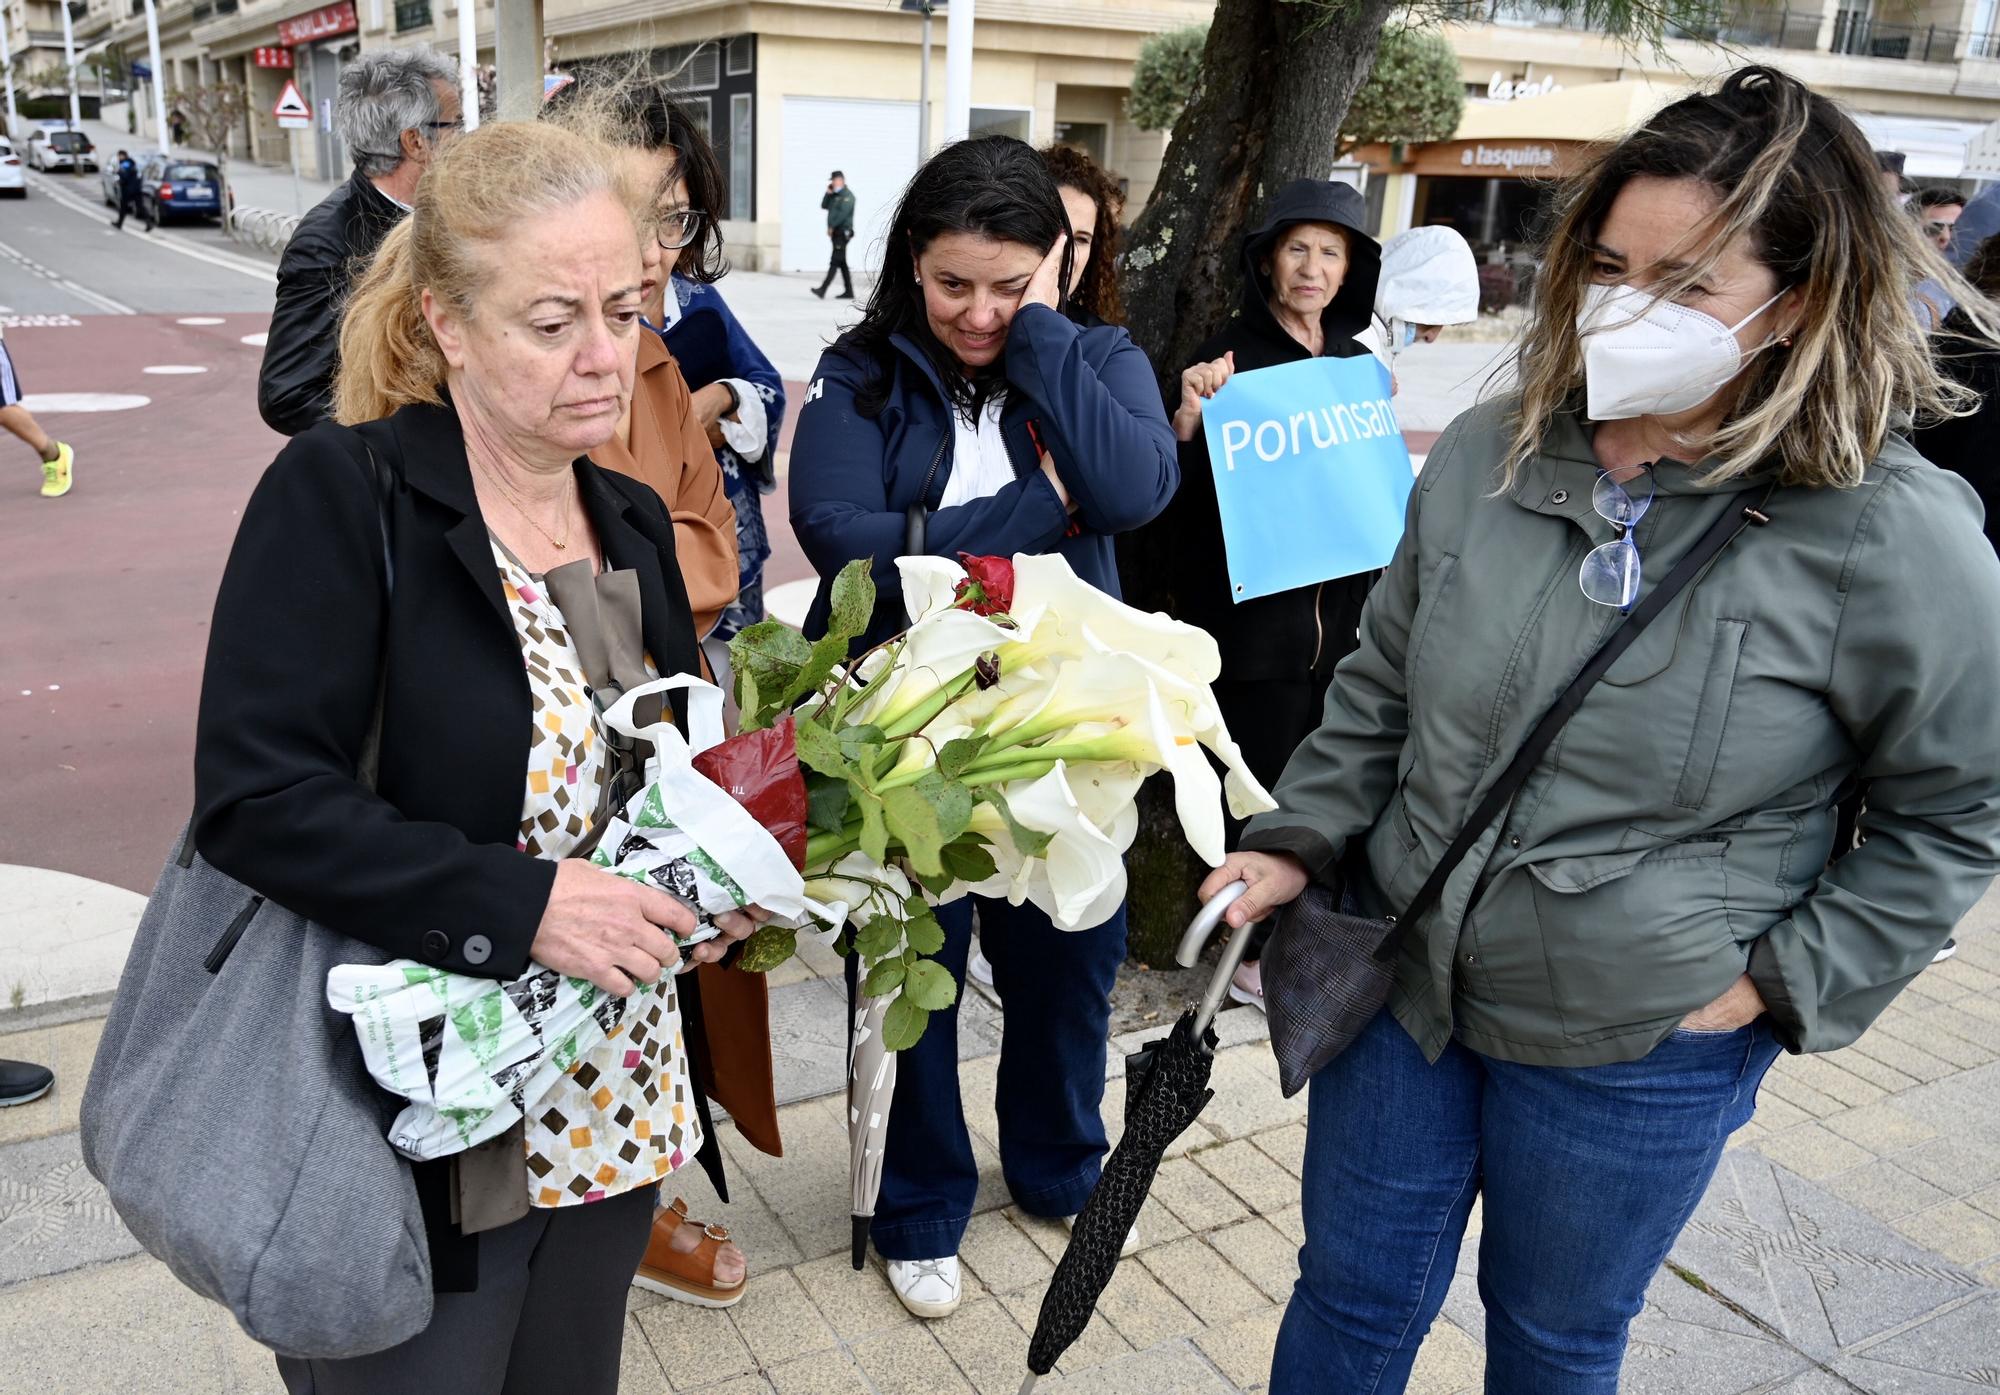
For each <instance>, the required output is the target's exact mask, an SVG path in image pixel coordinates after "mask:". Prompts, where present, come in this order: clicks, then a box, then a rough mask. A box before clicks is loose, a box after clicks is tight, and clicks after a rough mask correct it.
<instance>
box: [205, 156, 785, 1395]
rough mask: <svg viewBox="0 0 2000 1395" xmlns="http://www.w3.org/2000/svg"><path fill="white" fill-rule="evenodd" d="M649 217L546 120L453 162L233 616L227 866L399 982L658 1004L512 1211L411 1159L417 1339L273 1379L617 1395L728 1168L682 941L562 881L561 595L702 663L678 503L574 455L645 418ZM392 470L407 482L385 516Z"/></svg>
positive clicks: (560, 1096) (736, 923) (593, 1060)
mask: <svg viewBox="0 0 2000 1395" xmlns="http://www.w3.org/2000/svg"><path fill="white" fill-rule="evenodd" d="M650 193H651V191H650V190H646V189H639V190H634V189H632V188H631V187H630V186H629V181H628V179H627V178H626V176H625V173H624V166H623V164H622V163H621V162H620V160H619V158H618V157H617V155H616V153H615V152H612V151H609V150H607V149H605V148H604V147H602V146H600V145H598V144H596V143H593V142H591V141H589V140H586V139H583V138H581V137H579V136H578V135H576V134H574V133H570V132H565V131H562V130H559V129H555V128H552V127H548V126H541V125H521V124H500V125H494V126H488V127H486V128H484V129H482V130H480V131H478V132H476V133H475V134H473V135H470V136H467V137H466V138H465V139H463V140H462V141H460V142H458V143H456V144H455V145H454V146H452V147H451V148H450V149H449V150H448V151H446V152H445V153H444V154H442V155H441V156H440V157H439V158H438V161H437V163H436V165H435V166H434V167H433V168H432V170H431V171H430V173H429V174H428V175H427V176H426V178H425V180H424V182H423V184H422V185H421V186H420V187H419V189H418V191H417V197H416V205H415V209H414V212H413V213H412V214H411V217H410V218H409V220H408V221H407V222H406V223H404V224H403V225H402V226H400V227H399V228H398V229H397V230H396V231H395V232H394V233H392V234H391V235H390V238H389V239H388V241H387V242H385V244H384V246H383V250H382V252H381V253H380V254H379V255H378V257H377V260H376V262H375V263H374V265H373V266H372V267H371V268H370V270H369V272H368V274H367V276H366V277H365V278H364V280H363V281H362V283H361V285H360V287H359V288H358V289H357V291H356V293H355V296H354V298H353V300H352V301H351V302H350V304H349V307H348V311H347V317H346V322H345V325H344V328H343V331H342V336H341V363H342V368H341V377H340V379H339V382H338V385H337V408H338V413H339V419H340V420H341V421H342V422H346V423H349V425H346V426H336V425H332V424H324V425H320V426H316V427H314V428H312V429H311V430H309V431H307V432H305V433H303V434H302V435H300V436H298V437H297V438H296V439H295V440H294V441H293V442H292V444H291V445H290V446H288V447H287V448H286V449H285V451H284V452H283V453H282V454H281V455H280V456H279V457H278V459H277V461H276V462H275V463H274V464H273V465H272V466H271V468H270V469H269V471H267V472H266V474H265V476H264V479H263V480H262V482H261V483H260V484H259V485H258V487H257V490H256V493H255V495H254V496H253V497H252V499H251V501H250V504H249V506H248V508H247V509H246V510H245V513H244V518H243V524H242V527H241V528H240V530H239V532H238V534H237V538H236V543H235V547H234V549H233V551H232V553H231V556H230V560H229V565H228V569H227V571H226V573H225V575H224V577H223V582H222V587H221V591H220V594H219V595H218V597H217V601H216V609H215V621H214V626H213V631H212V635H211V640H210V648H209V655H208V667H207V672H206V675H205V678H204V682H203V690H202V702H201V716H200V727H199V732H198V738H197V749H196V755H195V776H196V795H197V824H196V841H197V845H198V846H199V848H200V850H201V852H202V854H203V856H205V857H206V858H208V860H209V861H210V862H212V863H213V864H214V865H215V866H217V867H219V868H221V869H223V870H225V871H227V872H228V873H229V874H230V875H231V876H234V877H236V878H238V879H240V880H241V881H243V882H245V883H246V884H248V885H250V886H253V887H255V888H257V889H258V890H259V891H260V892H262V893H264V894H265V895H267V896H270V897H272V898H275V899H277V900H278V901H280V902H282V903H283V904H285V905H286V906H289V907H296V908H297V909H299V910H300V911H301V912H303V913H305V914H307V915H309V916H311V917H312V919H313V920H315V921H316V922H319V923H321V924H324V925H326V926H328V927H330V928H332V929H335V930H338V931H341V932H343V933H346V934H350V935H353V936H355V937H357V938H359V939H363V940H367V941H370V942H372V943H374V944H377V945H379V946H381V947H382V948H383V949H385V950H387V951H388V952H390V953H391V954H393V955H396V956H407V957H411V958H415V959H419V960H423V961H425V962H428V963H432V964H435V965H437V966H439V967H440V968H443V969H448V970H451V971H453V972H456V973H466V974H478V975H484V976H486V977H490V978H498V979H512V978H516V977H519V976H520V975H521V974H522V973H523V972H524V971H525V969H526V967H527V965H528V963H529V961H530V960H531V959H532V960H534V961H536V962H537V963H540V964H542V965H545V966H547V967H549V968H553V969H556V970H558V971H560V972H562V973H565V974H571V975H575V976H577V977H579V978H586V979H589V980H591V981H593V982H595V983H596V984H598V985H599V986H600V987H602V988H603V989H605V990H606V991H608V992H611V993H616V994H621V995H629V996H633V997H635V999H640V1000H642V1001H635V1003H634V1005H633V1006H632V1007H631V1008H628V1010H627V1014H626V1022H627V1023H628V1024H638V1025H634V1026H632V1027H631V1029H630V1030H629V1031H627V1032H626V1033H625V1035H624V1036H623V1037H622V1038H621V1039H619V1040H617V1041H615V1042H612V1043H607V1044H606V1046H605V1047H602V1048H599V1049H598V1050H597V1051H595V1052H593V1053H591V1054H590V1055H589V1056H587V1057H586V1059H585V1060H584V1062H583V1063H582V1065H581V1066H580V1068H579V1069H578V1071H577V1072H575V1073H574V1074H573V1076H572V1077H571V1078H570V1079H569V1080H567V1081H565V1082H564V1085H563V1086H562V1087H559V1089H558V1090H557V1091H556V1092H554V1094H553V1095H552V1096H551V1097H548V1098H545V1099H544V1100H542V1101H541V1102H539V1104H538V1105H537V1106H536V1107H535V1109H533V1110H531V1118H530V1119H529V1120H528V1121H527V1123H526V1125H525V1131H524V1136H523V1137H522V1139H521V1140H520V1149H519V1151H518V1152H513V1153H511V1154H503V1161H505V1160H509V1159H525V1162H526V1166H525V1168H524V1169H520V1168H518V1165H517V1170H516V1171H515V1172H514V1175H513V1181H512V1185H513V1186H515V1187H518V1188H519V1189H520V1190H519V1191H518V1192H515V1193H512V1194H511V1195H509V1196H506V1197H502V1198H499V1199H498V1201H497V1202H496V1201H495V1199H494V1198H493V1197H491V1196H488V1197H485V1198H483V1199H482V1206H483V1207H485V1208H487V1209H491V1208H492V1207H495V1206H497V1207H498V1209H500V1210H501V1211H503V1212H505V1211H508V1210H509V1209H511V1210H512V1212H513V1213H515V1214H518V1215H519V1217H520V1218H519V1219H514V1220H508V1221H505V1222H504V1223H500V1224H497V1225H492V1226H491V1228H487V1229H484V1230H482V1231H480V1233H477V1234H469V1233H467V1228H468V1226H469V1225H470V1224H472V1223H473V1222H472V1219H471V1211H470V1209H469V1208H468V1198H467V1196H466V1195H465V1194H464V1192H463V1188H462V1183H463V1176H462V1174H461V1173H451V1172H448V1171H447V1170H446V1168H445V1166H444V1165H442V1164H428V1165H419V1166H418V1168H417V1186H418V1191H419V1194H420V1196H421V1197H422V1198H423V1200H424V1203H425V1213H426V1220H427V1231H428V1236H429V1241H430V1248H431V1257H432V1262H433V1267H434V1270H435V1272H436V1277H437V1287H438V1289H439V1294H438V1297H437V1302H436V1308H435V1316H434V1317H433V1319H432V1321H431V1324H430V1326H429V1328H428V1329H427V1330H426V1331H425V1332H424V1333H423V1334H422V1335H421V1336H419V1337H417V1338H414V1339H413V1340H411V1341H409V1342H407V1343H404V1344H403V1345H402V1346H399V1347H396V1348H393V1349H391V1350H389V1351H386V1352H381V1353H378V1354H376V1355H373V1356H368V1357H362V1358H358V1359H353V1360H343V1361H311V1362H307V1361H299V1360H293V1359H289V1358H281V1359H280V1361H279V1367H280V1370H281V1372H282V1373H283V1376H284V1379H285V1382H286V1384H287V1386H288V1387H289V1388H290V1389H291V1390H293V1391H314V1392H317V1395H339V1392H350V1391H351V1392H368V1395H395V1392H401V1391H409V1392H422V1395H451V1393H453V1392H467V1393H468V1395H470V1393H471V1392H479V1393H480V1395H499V1392H503V1391H506V1392H512V1391H540V1390H554V1389H561V1390H564V1391H566V1392H571V1395H591V1393H592V1392H601V1395H611V1392H612V1391H613V1390H614V1389H615V1387H616V1384H617V1373H618V1364H619V1351H620V1345H621V1338H622V1333H623V1330H624V1329H623V1325H624V1314H625V1288H626V1285H627V1284H628V1282H629V1281H630V1279H631V1276H632V1272H633V1269H634V1268H635V1266H636V1265H637V1264H638V1262H639V1258H640V1255H641V1253H642V1252H643V1251H644V1249H645V1247H646V1242H647V1235H648V1229H649V1225H650V1222H651V1219H652V1214H653V1204H654V1191H655V1184H656V1183H657V1182H658V1181H659V1180H660V1178H661V1177H663V1176H666V1175H669V1174H670V1173H671V1172H672V1171H674V1170H675V1169H676V1168H678V1167H679V1166H681V1165H683V1164H684V1163H685V1162H686V1161H688V1160H691V1159H694V1158H696V1157H700V1158H701V1159H702V1160H703V1161H704V1163H705V1164H707V1165H709V1166H710V1168H711V1170H712V1171H714V1172H716V1173H718V1175H719V1162H718V1161H717V1159H716V1157H715V1147H714V1139H713V1133H712V1130H711V1128H710V1125H709V1119H708V1111H707V1109H706V1107H705V1105H704V1103H703V1101H702V1098H701V1095H700V1092H699V1091H698V1090H696V1089H695V1088H694V1084H693V1082H694V1081H695V1080H696V1079H699V1078H700V1071H699V1070H698V1069H696V1065H697V1063H696V1062H693V1061H691V1060H690V1056H691V1054H692V1050H693V1048H694V1046H695V1043H696V1042H697V1041H698V1039H699V1033H698V1032H697V1031H695V1030H693V1028H694V1026H695V1025H697V1024H696V1023H694V1022H692V1021H690V1022H689V1024H688V1030H686V1031H683V1026H682V1022H683V1018H684V1017H686V1018H694V1017H696V1016H697V1015H698V998H697V997H696V996H695V995H694V994H693V992H692V991H691V989H689V988H687V987H684V986H683V985H686V984H688V982H689V980H688V979H687V978H680V979H676V978H675V977H673V975H672V970H673V968H674V967H675V966H676V964H677V963H678V962H679V961H680V960H681V959H682V958H683V955H682V952H681V950H680V949H679V947H678V945H677V943H676V940H675V936H676V935H679V934H685V933H688V932H690V931H692V930H693V929H694V928H695V927H694V921H693V918H692V916H691V915H690V913H689V912H688V910H687V909H686V907H684V906H683V905H682V904H681V903H680V902H679V901H677V900H675V899H674V898H672V897H670V896H667V895H664V894H662V893H658V892H655V891H653V890H651V889H648V888H645V887H641V886H638V885H635V884H634V883H632V882H629V881H626V880H624V879H622V878H619V877H616V876H613V875H611V874H609V873H607V872H603V871H600V870H598V869H596V868H593V867H591V866H589V865H588V864H587V863H585V862H583V861H582V860H580V859H577V858H573V857H569V856H568V854H569V853H570V852H571V851H572V850H573V849H575V848H576V847H577V845H578V844H579V842H580V840H581V839H583V838H584V837H585V835H586V834H587V833H588V831H589V829H590V827H591V826H592V823H593V820H594V818H595V816H596V814H597V812H598V810H599V809H600V807H601V806H600V791H601V789H602V787H603V784H604V780H605V777H606V772H607V761H608V756H607V746H606V743H605V741H604V740H603V737H602V734H601V732H600V731H599V728H598V725H597V716H596V708H595V705H594V703H593V701H592V696H591V685H592V683H593V681H598V682H602V681H603V680H601V679H596V680H594V679H593V676H592V674H591V671H590V670H591V667H592V663H591V662H589V661H586V659H585V657H584V655H583V654H581V653H580V652H579V646H578V643H577V640H578V632H579V628H580V627H579V626H573V625H572V623H571V621H570V620H569V619H568V618H566V617H565V615H564V613H563V609H562V605H563V604H567V601H565V602H563V603H561V604H559V603H558V600H557V597H558V596H588V595H593V594H599V593H601V591H602V590H604V589H606V585H605V581H606V578H607V576H609V577H612V578H614V579H616V581H617V583H618V585H620V586H627V585H628V581H627V579H625V578H616V574H617V573H628V574H629V590H630V591H631V592H634V593H636V595H637V597H638V600H639V610H640V620H639V626H638V628H639V629H640V630H641V631H642V633H641V635H640V636H639V639H640V640H641V641H642V642H643V648H644V651H645V653H646V654H647V655H648V656H649V658H650V660H651V663H650V664H647V665H644V666H645V667H647V668H649V669H650V668H652V667H654V666H657V669H658V671H663V672H679V671H693V669H694V668H695V664H696V658H695V632H694V625H693V620H692V616H691V614H690V611H689V607H688V601H687V596H686V593H685V590H684V589H683V587H682V583H681V580H680V575H679V571H678V569H677V567H676V565H675V555H674V532H673V526H672V522H671V520H670V519H669V516H668V513H667V510H666V509H665V508H664V507H663V506H662V505H661V503H660V500H659V498H658V496H657V495H655V494H654V493H653V491H652V490H650V489H648V488H646V487H645V486H644V485H641V484H638V483H636V482H634V481H631V480H628V479H626V478H624V477H622V476H618V475H614V474H610V473H607V472H604V471H600V470H598V469H597V468H596V467H595V466H593V465H592V464H591V463H590V462H589V461H588V460H587V459H584V458H583V457H584V456H585V455H586V454H587V453H588V452H590V451H593V450H596V449H598V448H600V447H602V446H603V445H604V444H605V443H606V442H607V441H609V440H610V439H611V438H612V436H613V433H614V432H616V430H617V428H618V423H619V420H620V418H621V417H623V416H624V415H625V413H626V411H627V409H628V407H629V405H630V402H631V397H632V391H633V377H634V362H635V356H636V354H637V351H638V342H639V335H640V334H641V333H643V332H644V331H643V329H642V326H641V324H640V318H639V316H640V287H641V282H642V280H643V272H642V267H641V255H640V239H641V236H642V235H643V236H651V235H652V228H651V218H650V214H649V213H648V212H646V211H645V210H647V207H648V203H647V200H648V198H649V196H650ZM635 210H639V212H637V214H636V215H635ZM371 456H372V457H373V459H374V461H375V462H378V463H379V464H380V466H381V467H383V468H385V469H386V470H387V471H388V472H389V474H390V476H391V477H392V478H393V479H394V480H395V482H396V484H395V488H394V489H393V491H392V492H391V496H390V498H389V499H388V500H387V502H386V503H378V497H377V491H376V489H375V488H374V485H373V483H372V477H373V467H372V466H371V462H370V457H371ZM599 666H600V667H602V666H604V665H602V664H601V663H600V664H599ZM627 686H629V683H627ZM376 732H379V760H378V762H377V769H378V771H379V773H378V774H377V775H376V776H375V778H374V779H373V780H372V781H366V782H364V781H363V780H362V779H360V778H357V776H356V771H357V769H358V768H360V766H361V764H362V760H363V751H364V748H365V747H367V746H368V745H369V744H370V742H371V738H372V736H373V734H374V733H376ZM723 926H724V930H725V934H726V936H727V937H741V936H742V935H744V934H747V933H748V932H749V930H750V929H751V928H752V926H751V921H750V919H749V918H748V917H744V916H730V917H725V918H724V921H723ZM726 947H727V941H726V939H725V940H724V941H716V942H711V943H708V944H705V945H700V946H697V947H696V948H694V949H693V950H692V951H691V952H690V953H689V955H688V956H687V957H691V958H693V959H695V960H696V961H700V962H707V961H712V960H714V959H716V958H719V957H720V955H721V953H722V952H723V951H724V949H726ZM642 1026H643V1027H644V1028H645V1029H646V1030H647V1036H646V1038H645V1041H644V1048H643V1050H637V1049H633V1048H636V1047H639V1046H640V1045H641V1039H640V1027H642ZM508 1202H512V1203H516V1204H515V1205H513V1206H512V1207H511V1208H509V1207H508V1206H507V1204H506V1203H508ZM523 1213H524V1214H523ZM460 1214H464V1215H465V1216H466V1217H467V1226H462V1225H461V1224H460V1223H458V1221H456V1220H455V1219H454V1217H456V1216H458V1215H460Z"/></svg>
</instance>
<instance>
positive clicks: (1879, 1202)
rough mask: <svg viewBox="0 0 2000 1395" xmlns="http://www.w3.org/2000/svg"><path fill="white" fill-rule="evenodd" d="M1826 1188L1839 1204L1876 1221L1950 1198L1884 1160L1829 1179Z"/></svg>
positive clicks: (1891, 1219) (1895, 1216) (1892, 1218)
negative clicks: (1862, 1212)
mask: <svg viewBox="0 0 2000 1395" xmlns="http://www.w3.org/2000/svg"><path fill="white" fill-rule="evenodd" d="M1825 1186H1826V1189H1827V1190H1828V1191H1830V1192H1832V1193H1833V1194H1834V1195H1835V1196H1837V1197H1839V1198H1840V1199H1841V1200H1842V1201H1845V1202H1847V1203H1848V1204H1849V1205H1852V1206H1859V1207H1860V1208H1861V1209H1862V1210H1864V1211H1866V1212H1867V1213H1868V1214H1869V1215H1871V1216H1873V1217H1874V1218H1875V1219H1876V1220H1878V1221H1893V1220H1895V1219H1896V1218H1897V1217H1898V1216H1907V1215H1909V1214H1910V1212H1912V1211H1921V1210H1923V1209H1924V1208H1925V1207H1926V1206H1935V1205H1937V1204H1938V1203H1939V1202H1940V1201H1949V1200H1950V1199H1951V1196H1950V1194H1949V1193H1947V1192H1944V1191H1941V1190H1939V1189H1938V1188H1936V1187H1934V1186H1932V1185H1931V1184H1930V1183H1929V1182H1926V1181H1925V1180H1924V1179H1923V1178H1921V1177H1919V1176H1917V1175H1916V1174H1915V1173H1913V1172H1905V1171H1904V1170H1903V1169H1902V1168H1900V1167H1898V1166H1896V1164H1895V1163H1894V1162H1892V1161H1890V1160H1889V1159H1887V1158H1883V1159H1881V1160H1879V1161H1876V1162H1872V1163H1869V1164H1868V1165H1867V1166H1865V1167H1857V1168H1854V1169H1852V1170H1851V1171H1848V1172H1843V1173H1841V1174H1840V1175H1839V1176H1837V1177H1829V1178H1827V1179H1826V1182H1825Z"/></svg>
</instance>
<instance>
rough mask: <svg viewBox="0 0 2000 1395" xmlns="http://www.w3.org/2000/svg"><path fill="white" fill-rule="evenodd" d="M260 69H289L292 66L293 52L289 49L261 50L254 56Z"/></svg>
mask: <svg viewBox="0 0 2000 1395" xmlns="http://www.w3.org/2000/svg"><path fill="white" fill-rule="evenodd" d="M254 60H255V62H256V64H257V66H258V67H260V68H289V67H291V66H292V51H291V50H290V49H288V48H260V49H258V50H257V51H256V53H255V54H254Z"/></svg>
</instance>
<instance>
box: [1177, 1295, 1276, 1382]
mask: <svg viewBox="0 0 2000 1395" xmlns="http://www.w3.org/2000/svg"><path fill="white" fill-rule="evenodd" d="M1284 1315H1285V1313H1284V1309H1282V1308H1271V1309H1269V1310H1267V1311H1265V1312H1261V1313H1252V1314H1251V1315H1250V1316H1249V1317H1246V1318H1238V1319H1237V1320H1236V1321H1234V1322H1232V1323H1230V1324H1228V1325H1227V1326H1224V1327H1211V1328H1209V1329H1208V1331H1206V1332H1204V1333H1202V1334H1201V1335H1200V1336H1198V1337H1196V1338H1195V1339H1194V1344H1195V1345H1196V1346H1197V1347H1200V1348H1201V1352H1202V1355H1204V1356H1206V1357H1207V1358H1208V1359H1209V1360H1210V1361H1212V1362H1214V1363H1215V1369H1216V1370H1218V1371H1220V1372H1222V1378H1223V1379H1224V1380H1226V1381H1228V1382H1229V1383H1230V1385H1232V1386H1234V1387H1235V1388H1236V1389H1238V1390H1248V1389H1250V1388H1251V1387H1252V1386H1260V1385H1264V1384H1266V1383H1267V1382H1268V1381H1269V1380H1270V1379H1271V1350H1272V1348H1274V1347H1276V1346H1277V1345H1278V1323H1279V1321H1280V1319H1282V1318H1283V1317H1284Z"/></svg>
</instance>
